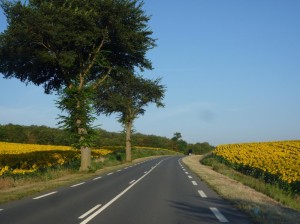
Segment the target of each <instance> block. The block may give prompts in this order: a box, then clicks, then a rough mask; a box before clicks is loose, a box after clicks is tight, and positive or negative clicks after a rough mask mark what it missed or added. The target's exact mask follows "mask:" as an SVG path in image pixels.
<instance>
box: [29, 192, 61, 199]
mask: <svg viewBox="0 0 300 224" xmlns="http://www.w3.org/2000/svg"><path fill="white" fill-rule="evenodd" d="M55 193H57V191H53V192H51V193H48V194H44V195H41V196H38V197H35V198H33V199H34V200H36V199H40V198H44V197H47V196H49V195H52V194H55Z"/></svg>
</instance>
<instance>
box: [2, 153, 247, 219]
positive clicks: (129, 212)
mask: <svg viewBox="0 0 300 224" xmlns="http://www.w3.org/2000/svg"><path fill="white" fill-rule="evenodd" d="M181 158H182V157H163V158H157V159H152V160H148V161H146V162H143V163H139V164H136V165H134V166H130V167H126V168H124V169H121V170H116V171H114V172H112V173H107V174H105V175H102V176H99V177H95V178H94V179H91V180H88V181H85V182H81V183H78V184H75V185H72V186H67V187H63V188H59V189H57V190H55V191H51V192H45V193H43V194H41V195H36V196H34V197H31V198H27V199H23V200H20V201H15V202H11V203H7V204H2V205H0V224H60V223H61V224H76V223H78V224H86V223H89V224H96V223H101V224H108V223H109V224H119V223H120V224H177V223H178V224H179V223H183V224H189V223H191V224H193V223H238V224H248V223H250V221H249V219H248V218H247V217H246V216H245V215H244V214H242V213H241V212H240V211H238V210H237V209H235V208H233V207H232V206H231V205H230V203H228V202H226V201H225V200H223V199H221V198H220V197H219V196H218V195H217V194H216V193H215V192H214V191H212V190H211V189H210V188H208V187H207V185H206V184H204V183H203V182H202V181H201V180H200V179H199V178H197V177H196V176H195V175H194V174H193V173H191V171H189V170H188V169H187V168H185V167H184V166H183V165H182V163H181Z"/></svg>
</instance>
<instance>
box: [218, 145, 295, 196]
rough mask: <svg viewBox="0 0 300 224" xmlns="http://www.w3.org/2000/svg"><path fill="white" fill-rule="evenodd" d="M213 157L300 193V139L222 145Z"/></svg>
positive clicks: (241, 170)
mask: <svg viewBox="0 0 300 224" xmlns="http://www.w3.org/2000/svg"><path fill="white" fill-rule="evenodd" d="M214 156H215V157H216V158H217V159H218V160H219V161H221V162H223V163H225V164H227V165H229V166H230V167H232V168H234V169H236V170H238V171H240V172H242V173H245V174H247V175H251V176H254V177H256V178H260V179H264V181H265V182H267V183H271V184H276V185H278V186H279V187H280V188H283V189H285V190H288V191H290V192H294V193H299V192H300V141H278V142H262V143H242V144H227V145H219V146H218V147H217V148H216V150H215V151H214Z"/></svg>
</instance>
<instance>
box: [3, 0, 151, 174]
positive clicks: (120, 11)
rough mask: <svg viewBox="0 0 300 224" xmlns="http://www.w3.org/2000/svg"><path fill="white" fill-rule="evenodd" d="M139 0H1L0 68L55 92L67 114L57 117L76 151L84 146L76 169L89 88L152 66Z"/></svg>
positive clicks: (88, 116) (86, 129)
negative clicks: (3, 24) (71, 135)
mask: <svg viewBox="0 0 300 224" xmlns="http://www.w3.org/2000/svg"><path fill="white" fill-rule="evenodd" d="M142 5H143V2H141V1H138V0H126V1H124V0H114V1H112V0H62V1H55V0H30V1H28V2H27V1H26V2H25V3H22V2H21V1H8V0H1V7H2V9H3V10H4V12H5V15H6V17H7V22H8V28H7V29H6V30H5V31H4V32H3V33H1V35H0V73H2V74H3V75H4V77H5V78H12V77H13V78H17V79H20V80H21V81H23V82H26V83H29V82H30V83H34V84H36V85H43V86H44V89H45V92H46V93H51V92H53V91H57V92H58V93H59V94H60V95H61V98H60V100H59V102H58V105H59V108H60V109H62V110H64V111H66V112H67V114H68V115H67V116H62V117H61V118H62V119H63V120H62V121H61V123H62V124H63V126H64V127H66V128H68V129H69V130H72V131H73V132H74V133H75V136H76V137H77V142H76V145H78V147H80V148H81V151H82V155H83V153H85V152H87V154H86V155H83V156H82V161H83V160H84V161H85V162H84V163H82V167H83V168H82V169H87V168H88V165H89V161H90V159H89V158H88V157H89V156H90V151H89V148H88V145H89V139H88V136H89V135H90V125H91V123H92V120H93V116H92V111H91V107H90V106H91V101H90V98H91V95H92V92H93V89H96V88H97V87H98V86H99V85H100V84H101V82H103V81H104V80H105V79H106V78H107V77H108V76H113V75H114V74H121V71H124V70H125V71H133V70H134V69H136V68H139V69H140V70H143V69H151V68H152V65H151V61H150V60H149V59H147V58H146V52H147V51H148V50H149V49H151V48H153V47H154V46H155V40H154V39H153V38H152V37H151V35H152V31H151V30H150V29H149V28H148V25H147V23H148V21H149V17H148V16H147V15H146V14H145V12H144V11H143V9H142ZM122 74H124V75H126V74H127V73H122ZM69 99H71V100H69ZM83 157H84V158H83Z"/></svg>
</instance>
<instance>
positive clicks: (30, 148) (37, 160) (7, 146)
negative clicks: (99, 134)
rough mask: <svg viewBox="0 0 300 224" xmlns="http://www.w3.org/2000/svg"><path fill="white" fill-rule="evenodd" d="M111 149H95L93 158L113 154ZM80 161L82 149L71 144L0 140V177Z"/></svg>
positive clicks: (28, 172) (33, 171) (68, 164)
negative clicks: (40, 143) (22, 142)
mask: <svg viewBox="0 0 300 224" xmlns="http://www.w3.org/2000/svg"><path fill="white" fill-rule="evenodd" d="M112 152H113V150H111V149H105V148H103V149H93V150H92V158H94V159H97V158H101V157H105V156H106V155H108V154H111V153H112ZM78 161H80V151H79V150H75V149H73V148H72V147H70V146H54V145H37V144H21V143H8V142H0V177H1V176H7V175H24V174H30V173H35V172H36V171H41V170H45V169H47V168H57V167H62V166H70V165H72V164H74V163H76V162H77V163H78Z"/></svg>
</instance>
